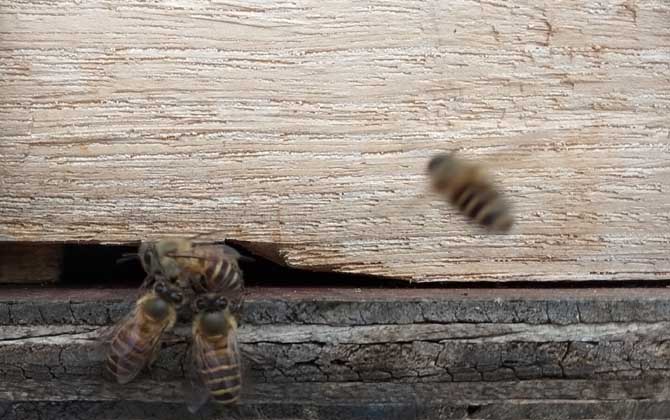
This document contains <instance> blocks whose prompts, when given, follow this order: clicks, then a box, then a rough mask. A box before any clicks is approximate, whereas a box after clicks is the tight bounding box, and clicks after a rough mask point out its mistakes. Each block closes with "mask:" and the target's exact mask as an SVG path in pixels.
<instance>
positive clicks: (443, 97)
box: [0, 0, 670, 281]
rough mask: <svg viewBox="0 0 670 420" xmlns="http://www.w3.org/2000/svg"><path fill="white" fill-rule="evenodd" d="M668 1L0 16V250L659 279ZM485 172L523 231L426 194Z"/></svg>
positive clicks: (44, 6) (113, 6)
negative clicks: (457, 156) (207, 248)
mask: <svg viewBox="0 0 670 420" xmlns="http://www.w3.org/2000/svg"><path fill="white" fill-rule="evenodd" d="M669 20H670V4H669V3H668V2H666V1H662V0H638V1H635V0H633V1H626V2H622V1H604V2H603V1H568V2H560V3H552V2H545V3H543V4H542V5H537V4H536V3H535V2H531V1H525V0H524V1H517V2H514V3H491V2H468V1H456V2H448V3H444V2H439V1H436V0H429V1H404V0H403V1H392V0H381V1H377V2H362V3H361V2H350V3H349V2H343V3H342V2H339V3H338V2H330V1H325V2H322V1H309V0H308V1H303V2H298V3H290V2H289V3H285V2H284V3H282V2H280V3H276V4H275V3H272V4H269V3H265V2H259V3H251V4H248V5H242V4H238V3H209V2H190V1H183V2H177V3H174V4H173V3H170V4H163V3H150V4H147V3H137V2H130V3H128V2H119V1H98V0H96V1H90V2H85V3H80V2H76V1H75V2H71V1H58V2H56V1H52V0H47V1H42V2H32V1H13V2H11V3H3V4H2V5H0V28H1V29H0V31H1V32H2V36H1V37H0V63H1V64H0V74H1V77H0V90H2V92H3V95H2V98H0V126H1V130H0V162H1V163H0V185H1V187H0V203H1V204H0V239H2V240H9V241H77V240H87V241H89V240H90V241H101V242H108V243H121V242H123V243H125V242H129V241H137V240H141V239H145V238H155V237H157V236H162V235H165V234H179V235H184V234H189V233H193V232H206V231H212V230H219V232H218V233H217V234H215V235H212V238H217V239H220V238H222V237H228V238H233V239H237V240H240V241H246V242H248V243H250V244H252V247H255V249H256V250H257V251H259V252H261V251H262V252H264V253H266V254H272V255H273V256H274V257H275V259H276V260H279V261H282V262H284V263H286V264H289V265H291V266H295V267H304V268H319V269H328V270H336V271H342V272H355V273H368V274H376V275H386V276H393V277H399V278H405V279H412V280H416V281H431V280H450V279H456V280H473V281H475V280H482V279H484V280H511V279H514V280H597V279H607V280H611V279H622V280H630V279H637V280H639V279H662V278H668V274H669V273H670V260H669V259H668V257H667V246H668V243H669V242H670V231H669V230H668V222H669V221H670V219H669V214H670V201H669V200H668V199H667V196H668V192H669V186H668V185H669V168H670V167H669V164H668V162H670V145H669V143H670V142H669V141H668V138H669V136H670V119H669V118H668V111H669V107H670V78H669V77H668V72H669V69H670V26H668V25H667V23H668V21H669ZM444 149H459V150H462V152H463V153H464V154H465V155H467V156H471V157H475V158H481V159H482V160H486V161H489V162H495V165H494V166H493V167H492V171H493V172H494V174H495V175H496V176H497V177H498V178H499V180H500V182H501V184H502V186H503V188H504V189H505V190H507V192H508V193H509V195H510V197H511V199H512V201H513V204H514V207H515V211H516V213H517V218H518V224H517V226H516V228H515V230H514V231H513V232H512V233H511V234H510V235H505V236H489V235H485V234H483V232H482V231H480V230H478V228H476V227H474V226H471V225H468V224H466V223H465V222H464V220H463V219H462V218H461V217H460V216H458V215H457V214H456V213H455V212H454V211H452V210H451V209H450V208H449V207H448V206H447V205H446V204H445V203H443V202H442V201H441V200H438V199H436V197H434V196H431V195H430V194H427V195H426V194H425V192H426V191H425V190H426V179H425V177H424V173H423V172H424V167H425V165H426V162H427V159H428V158H429V156H430V155H431V154H433V153H435V152H436V151H441V150H444Z"/></svg>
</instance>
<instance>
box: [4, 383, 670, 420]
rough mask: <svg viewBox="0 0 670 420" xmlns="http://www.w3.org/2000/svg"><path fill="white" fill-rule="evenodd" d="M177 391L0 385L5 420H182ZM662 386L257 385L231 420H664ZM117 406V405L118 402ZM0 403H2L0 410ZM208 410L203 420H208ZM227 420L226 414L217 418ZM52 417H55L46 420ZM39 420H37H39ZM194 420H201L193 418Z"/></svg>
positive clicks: (156, 386)
mask: <svg viewBox="0 0 670 420" xmlns="http://www.w3.org/2000/svg"><path fill="white" fill-rule="evenodd" d="M179 389H180V384H179V383H169V382H167V383H166V382H150V381H147V382H144V383H132V384H129V385H127V386H124V387H119V386H115V385H110V384H107V383H104V382H100V381H86V380H77V381H72V382H67V383H66V382H60V381H53V380H51V381H39V382H38V381H32V380H22V381H17V382H14V383H12V384H8V383H2V384H0V410H3V411H0V412H4V417H3V418H5V419H8V420H9V419H19V418H21V419H26V418H28V417H21V415H22V414H23V415H25V413H30V414H32V415H35V413H48V414H50V415H48V416H46V417H47V418H55V417H58V418H63V419H70V418H82V413H86V417H87V418H96V419H110V418H114V419H119V420H124V419H127V418H133V419H158V418H160V419H190V418H196V417H194V416H190V415H189V414H188V412H187V411H186V410H185V408H184V406H183V403H180V401H182V399H183V395H182V394H181V393H180V392H179ZM669 390H670V384H669V383H668V382H667V381H655V382H644V381H623V382H622V381H606V382H605V381H603V382H591V381H528V382H525V383H521V384H519V383H515V382H498V383H495V384H438V385H430V386H425V385H423V384H416V385H412V384H402V385H401V384H381V385H377V384H369V383H368V384H366V383H356V382H353V383H347V384H331V383H302V384H293V385H271V384H261V385H258V386H256V387H253V388H249V389H248V390H247V391H245V395H244V397H243V403H242V407H241V409H240V410H239V411H238V412H237V413H234V414H237V415H236V416H235V415H234V416H232V418H244V419H246V418H253V419H266V420H269V419H306V420H314V419H317V420H331V419H341V418H343V416H346V417H344V418H347V419H371V418H374V419H388V420H401V419H402V420H414V419H422V420H434V419H440V420H447V419H462V418H468V419H473V420H477V419H515V420H523V419H529V420H530V419H532V420H544V419H556V418H569V419H603V418H607V419H612V420H624V419H625V420H635V419H667V413H668V410H670V401H669V400H670V392H669ZM120 400H121V401H120ZM3 401H6V402H3ZM73 401H74V402H73ZM215 413H216V411H215V410H214V409H213V408H212V407H208V409H207V410H206V412H205V413H204V414H203V415H204V416H205V418H212V417H213V416H216V414H215ZM224 413H225V415H226V417H224V418H231V417H230V416H231V414H233V413H229V412H225V411H224V412H223V413H219V415H221V414H224ZM54 414H58V415H57V416H55V417H54ZM40 418H42V417H40ZM197 418H202V417H197Z"/></svg>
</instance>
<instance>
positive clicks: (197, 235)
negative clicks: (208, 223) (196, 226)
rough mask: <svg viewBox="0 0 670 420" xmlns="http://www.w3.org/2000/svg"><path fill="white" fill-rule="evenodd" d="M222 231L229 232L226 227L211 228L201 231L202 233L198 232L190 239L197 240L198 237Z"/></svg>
mask: <svg viewBox="0 0 670 420" xmlns="http://www.w3.org/2000/svg"><path fill="white" fill-rule="evenodd" d="M222 232H227V230H226V229H216V230H210V231H209V232H201V233H198V234H196V235H195V236H192V237H191V238H189V239H190V240H191V241H194V242H195V240H196V239H200V238H202V237H204V236H208V235H213V234H215V233H222Z"/></svg>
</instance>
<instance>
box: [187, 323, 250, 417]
mask: <svg viewBox="0 0 670 420" xmlns="http://www.w3.org/2000/svg"><path fill="white" fill-rule="evenodd" d="M226 344H227V345H226V348H217V347H215V345H213V343H212V342H210V341H208V340H205V339H204V338H203V337H201V336H198V335H197V334H196V335H195V336H194V337H193V349H192V354H191V355H192V369H193V370H194V372H192V373H190V375H189V376H191V379H192V380H191V385H192V386H191V399H190V401H189V407H188V408H189V411H191V413H195V412H196V411H198V410H199V409H200V407H202V406H203V405H204V404H205V402H207V400H208V399H209V397H210V396H212V395H214V396H218V397H221V399H220V400H219V402H220V403H222V404H226V403H228V404H232V403H234V402H236V401H237V396H238V395H239V390H240V388H241V386H242V381H241V357H240V349H239V345H238V342H237V329H236V328H232V329H231V330H229V332H228V335H227V337H226ZM230 394H232V395H230ZM203 396H204V397H203Z"/></svg>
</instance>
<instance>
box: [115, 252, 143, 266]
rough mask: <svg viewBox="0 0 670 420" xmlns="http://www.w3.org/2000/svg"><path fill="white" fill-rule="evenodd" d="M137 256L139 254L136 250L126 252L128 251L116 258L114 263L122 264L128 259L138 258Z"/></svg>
mask: <svg viewBox="0 0 670 420" xmlns="http://www.w3.org/2000/svg"><path fill="white" fill-rule="evenodd" d="M139 258H140V254H138V253H137V252H128V253H125V254H121V258H119V259H118V260H116V263H117V264H123V263H125V262H128V261H130V260H134V259H139Z"/></svg>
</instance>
